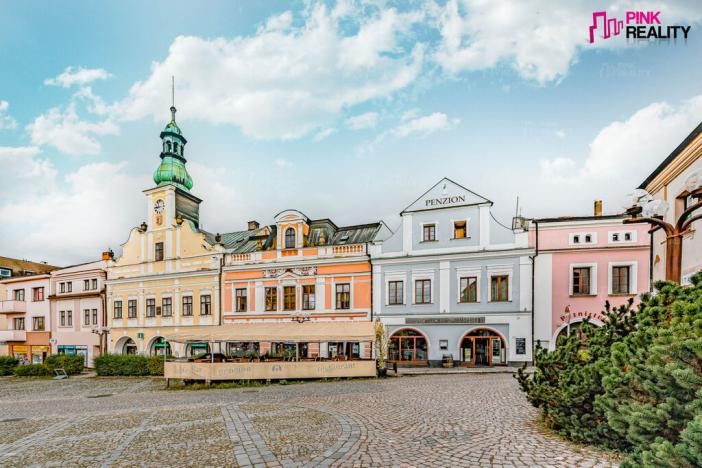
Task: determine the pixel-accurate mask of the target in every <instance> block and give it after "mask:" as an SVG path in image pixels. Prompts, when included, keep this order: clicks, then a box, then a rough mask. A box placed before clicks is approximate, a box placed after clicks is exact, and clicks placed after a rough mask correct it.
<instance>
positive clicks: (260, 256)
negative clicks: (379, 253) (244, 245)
mask: <svg viewBox="0 0 702 468" xmlns="http://www.w3.org/2000/svg"><path fill="white" fill-rule="evenodd" d="M314 248H316V249H317V257H319V258H332V257H354V256H358V255H364V254H366V252H367V250H366V244H348V245H325V246H319V247H303V248H301V249H283V250H279V251H277V255H276V251H275V250H269V251H256V252H250V253H243V254H236V253H235V254H231V256H230V257H229V259H228V260H227V263H228V264H229V265H240V264H244V263H258V262H264V263H268V262H278V261H296V260H298V259H299V258H300V257H301V256H305V255H304V254H303V250H304V249H314ZM309 258H310V257H307V259H309Z"/></svg>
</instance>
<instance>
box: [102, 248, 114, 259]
mask: <svg viewBox="0 0 702 468" xmlns="http://www.w3.org/2000/svg"><path fill="white" fill-rule="evenodd" d="M114 256H115V253H114V252H113V251H112V250H111V249H108V250H105V251H104V252H103V253H102V259H103V260H112V259H113V258H114Z"/></svg>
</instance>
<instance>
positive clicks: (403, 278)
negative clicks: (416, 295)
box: [385, 273, 407, 307]
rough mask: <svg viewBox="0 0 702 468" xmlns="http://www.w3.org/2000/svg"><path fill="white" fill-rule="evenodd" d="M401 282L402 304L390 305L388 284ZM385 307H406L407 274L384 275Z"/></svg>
mask: <svg viewBox="0 0 702 468" xmlns="http://www.w3.org/2000/svg"><path fill="white" fill-rule="evenodd" d="M392 281H402V302H401V303H400V304H390V282H392ZM385 305H386V306H389V307H397V306H403V305H407V274H406V273H386V274H385Z"/></svg>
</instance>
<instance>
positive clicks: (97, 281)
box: [49, 253, 110, 367]
mask: <svg viewBox="0 0 702 468" xmlns="http://www.w3.org/2000/svg"><path fill="white" fill-rule="evenodd" d="M103 258H104V260H99V261H97V262H90V263H85V264H81V265H74V266H70V267H66V268H61V269H59V270H54V271H52V272H51V295H50V296H49V301H50V306H51V338H52V339H51V352H52V354H69V355H72V354H77V355H81V356H84V359H85V365H86V366H87V367H92V366H93V359H94V358H95V357H97V356H99V355H100V353H101V352H102V351H103V350H104V349H105V346H104V343H103V337H104V336H105V335H104V332H105V328H106V327H107V317H106V313H105V312H106V311H105V304H106V296H105V279H106V277H107V260H109V259H110V256H109V254H108V253H106V254H104V255H103Z"/></svg>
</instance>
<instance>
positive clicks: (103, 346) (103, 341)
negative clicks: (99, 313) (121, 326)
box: [90, 327, 110, 354]
mask: <svg viewBox="0 0 702 468" xmlns="http://www.w3.org/2000/svg"><path fill="white" fill-rule="evenodd" d="M90 331H91V332H92V333H95V334H96V335H98V336H99V337H100V354H103V353H106V352H107V335H109V334H110V329H109V328H106V327H102V328H93V329H92V330H90Z"/></svg>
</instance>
